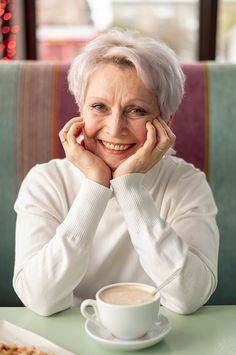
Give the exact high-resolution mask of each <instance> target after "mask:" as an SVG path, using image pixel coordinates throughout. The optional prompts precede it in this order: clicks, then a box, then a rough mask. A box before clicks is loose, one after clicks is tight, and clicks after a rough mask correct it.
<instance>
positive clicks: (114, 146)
mask: <svg viewBox="0 0 236 355" xmlns="http://www.w3.org/2000/svg"><path fill="white" fill-rule="evenodd" d="M102 144H103V145H104V146H105V147H106V148H107V149H110V150H127V149H129V148H130V147H131V145H132V144H112V143H108V142H104V141H102Z"/></svg>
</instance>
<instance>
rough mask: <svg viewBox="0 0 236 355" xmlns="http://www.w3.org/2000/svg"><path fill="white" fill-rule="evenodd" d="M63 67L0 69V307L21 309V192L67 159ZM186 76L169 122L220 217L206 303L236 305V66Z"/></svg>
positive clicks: (70, 102)
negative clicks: (15, 280)
mask: <svg viewBox="0 0 236 355" xmlns="http://www.w3.org/2000/svg"><path fill="white" fill-rule="evenodd" d="M68 67H69V65H68V64H62V63H55V62H38V61H34V62H33V61H19V62H10V63H9V62H8V63H7V62H1V63H0V306H16V305H19V304H21V303H20V301H19V299H18V298H17V296H16V295H15V293H14V290H13V288H12V274H13V265H14V238H15V237H14V234H15V218H16V216H15V213H14V211H13V204H14V201H15V199H16V196H17V192H18V189H19V186H20V184H21V182H22V179H23V178H24V176H25V175H26V173H27V172H28V171H29V169H30V168H31V167H32V166H34V165H35V164H36V163H43V162H47V161H49V160H50V159H52V158H55V157H63V156H64V154H63V149H62V147H61V144H60V141H59V139H58V132H59V130H60V129H61V127H62V126H63V125H64V123H65V122H66V121H67V120H68V119H70V118H71V117H74V116H76V115H78V109H77V107H76V105H75V102H74V99H73V97H72V96H71V95H70V93H69V91H68V86H67V80H66V77H67V72H68ZM183 70H184V72H185V74H186V78H187V80H186V93H185V96H184V100H183V102H182V104H181V107H180V109H179V110H178V112H177V113H176V115H175V118H174V122H173V129H174V131H175V133H176V135H177V141H176V146H175V150H176V154H177V156H180V157H182V158H184V159H185V160H187V161H189V162H192V163H193V164H194V165H195V166H196V167H198V168H199V169H201V170H203V171H205V173H206V175H207V178H208V181H209V183H210V185H211V187H212V190H213V193H214V196H215V200H216V203H217V206H218V209H219V213H218V224H219V229H220V234H221V243H220V254H219V282H218V287H217V290H216V292H215V293H214V295H213V296H212V297H211V299H210V301H209V303H210V304H236V257H235V254H236V237H235V235H234V234H235V233H236V161H235V157H234V153H235V143H234V142H235V135H236V89H235V86H236V65H233V64H216V63H211V62H209V63H208V62H207V63H193V64H185V65H183ZM199 237H202V236H199ZM199 277H201V275H199Z"/></svg>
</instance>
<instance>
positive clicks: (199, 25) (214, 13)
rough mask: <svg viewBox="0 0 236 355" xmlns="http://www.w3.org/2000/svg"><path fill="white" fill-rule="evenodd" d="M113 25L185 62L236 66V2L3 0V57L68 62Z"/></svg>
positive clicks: (0, 46) (0, 17)
mask: <svg viewBox="0 0 236 355" xmlns="http://www.w3.org/2000/svg"><path fill="white" fill-rule="evenodd" d="M112 27H120V28H124V29H132V30H138V31H140V32H141V33H143V34H145V35H148V36H151V37H154V38H159V39H161V40H163V41H164V42H166V43H167V44H168V45H169V46H170V47H171V48H172V49H173V50H174V51H175V52H176V53H177V55H178V57H179V59H180V60H181V61H182V62H192V61H196V60H216V61H219V62H220V61H221V62H222V61H227V62H236V0H172V1H169V0H143V1H141V0H15V1H10V0H1V1H0V29H1V32H0V59H1V60H14V59H33V60H37V59H38V60H59V61H66V62H68V61H71V59H72V58H73V57H74V56H75V55H77V54H78V53H79V51H80V50H81V48H82V47H83V46H84V45H85V44H86V43H87V42H88V41H90V40H91V39H92V38H94V37H96V36H98V35H99V34H100V33H103V32H106V31H107V30H109V29H110V28H112Z"/></svg>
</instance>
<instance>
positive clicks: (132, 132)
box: [82, 63, 159, 170]
mask: <svg viewBox="0 0 236 355" xmlns="http://www.w3.org/2000/svg"><path fill="white" fill-rule="evenodd" d="M111 78H112V80H111ZM158 115H159V106H158V102H157V99H156V98H155V97H154V96H153V94H152V93H151V92H150V91H149V90H148V89H147V88H146V87H145V85H144V83H143V82H142V81H141V79H140V78H139V77H138V75H137V73H136V70H135V69H134V68H133V67H132V66H128V67H122V68H121V67H119V66H117V65H115V64H112V63H110V64H104V63H103V64H100V65H98V67H97V69H96V70H95V71H94V72H93V74H92V75H91V77H90V80H89V82H88V87H87V90H86V94H85V101H84V105H83V108H82V116H83V120H84V124H85V125H84V143H85V147H86V149H88V150H89V151H90V152H92V153H94V154H95V155H97V156H99V157H100V158H102V160H104V161H105V163H106V164H107V165H108V166H109V167H110V168H111V169H112V170H114V169H116V168H117V167H118V166H119V165H120V164H121V163H122V162H123V161H124V160H125V159H127V158H128V157H130V156H131V155H133V154H135V152H136V151H137V150H138V149H139V148H141V147H142V146H143V144H144V142H145V140H146V138H147V129H146V123H147V121H153V119H154V118H155V117H156V116H158Z"/></svg>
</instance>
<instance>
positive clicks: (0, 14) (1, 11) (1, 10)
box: [0, 8, 4, 16]
mask: <svg viewBox="0 0 236 355" xmlns="http://www.w3.org/2000/svg"><path fill="white" fill-rule="evenodd" d="M3 14H4V10H3V9H1V8H0V16H2V15H3Z"/></svg>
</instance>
